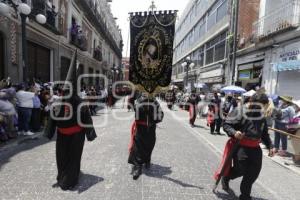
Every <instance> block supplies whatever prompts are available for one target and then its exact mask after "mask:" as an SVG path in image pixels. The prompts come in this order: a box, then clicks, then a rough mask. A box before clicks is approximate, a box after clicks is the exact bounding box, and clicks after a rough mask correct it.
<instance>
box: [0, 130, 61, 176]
mask: <svg viewBox="0 0 300 200" xmlns="http://www.w3.org/2000/svg"><path fill="white" fill-rule="evenodd" d="M54 141H55V139H53V140H51V141H50V140H49V139H47V138H44V137H42V136H34V137H29V138H26V139H23V140H21V141H19V142H18V143H17V146H13V147H10V148H5V149H0V171H1V169H2V166H4V165H5V164H7V163H8V162H10V158H12V157H14V156H15V155H17V154H19V153H23V152H25V151H28V150H31V149H34V148H36V147H39V146H41V145H44V144H46V143H49V142H54Z"/></svg>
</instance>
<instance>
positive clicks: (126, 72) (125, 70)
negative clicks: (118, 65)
mask: <svg viewBox="0 0 300 200" xmlns="http://www.w3.org/2000/svg"><path fill="white" fill-rule="evenodd" d="M122 63H123V75H124V81H128V80H129V58H128V57H125V58H123V59H122Z"/></svg>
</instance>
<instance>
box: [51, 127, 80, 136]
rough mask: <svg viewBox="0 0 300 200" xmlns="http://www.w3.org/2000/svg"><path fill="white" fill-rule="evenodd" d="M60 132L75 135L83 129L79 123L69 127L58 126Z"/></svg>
mask: <svg viewBox="0 0 300 200" xmlns="http://www.w3.org/2000/svg"><path fill="white" fill-rule="evenodd" d="M57 130H58V132H60V133H61V134H63V135H73V134H75V133H79V132H81V131H82V128H81V127H80V126H79V125H76V126H72V127H68V128H57Z"/></svg>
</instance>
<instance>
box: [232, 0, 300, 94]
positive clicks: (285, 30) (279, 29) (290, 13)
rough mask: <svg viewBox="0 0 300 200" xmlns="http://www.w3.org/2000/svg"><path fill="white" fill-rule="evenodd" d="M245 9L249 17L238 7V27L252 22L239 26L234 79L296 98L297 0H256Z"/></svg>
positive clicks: (299, 82)
mask: <svg viewBox="0 0 300 200" xmlns="http://www.w3.org/2000/svg"><path fill="white" fill-rule="evenodd" d="M245 1H246V0H245ZM251 6H252V8H250V7H251ZM247 9H248V10H249V9H253V11H252V17H248V18H246V17H245V16H244V17H243V15H247V14H245V13H247V12H245V7H240V13H241V14H240V19H239V21H240V22H239V24H240V27H241V26H242V24H245V23H246V22H247V23H248V24H251V23H252V22H253V26H252V30H251V29H247V30H245V29H244V30H245V31H243V30H242V29H241V28H240V40H239V43H240V50H239V51H238V58H237V66H236V70H237V73H236V77H235V78H236V81H238V82H240V83H241V84H242V85H243V86H247V85H248V87H249V88H251V86H252V87H253V86H255V85H259V86H264V87H265V88H266V90H267V93H268V94H270V95H272V94H277V95H289V96H293V97H295V98H296V99H300V93H299V89H298V88H299V86H300V48H299V47H300V39H299V36H300V28H299V24H300V18H299V16H300V0H288V1H287V0H256V1H251V4H250V3H248V8H247ZM255 18H257V19H256V20H255ZM249 28H250V27H249Z"/></svg>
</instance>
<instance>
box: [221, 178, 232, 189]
mask: <svg viewBox="0 0 300 200" xmlns="http://www.w3.org/2000/svg"><path fill="white" fill-rule="evenodd" d="M221 183H222V189H223V190H224V191H226V192H228V191H230V187H229V178H227V177H222V182H221Z"/></svg>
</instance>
